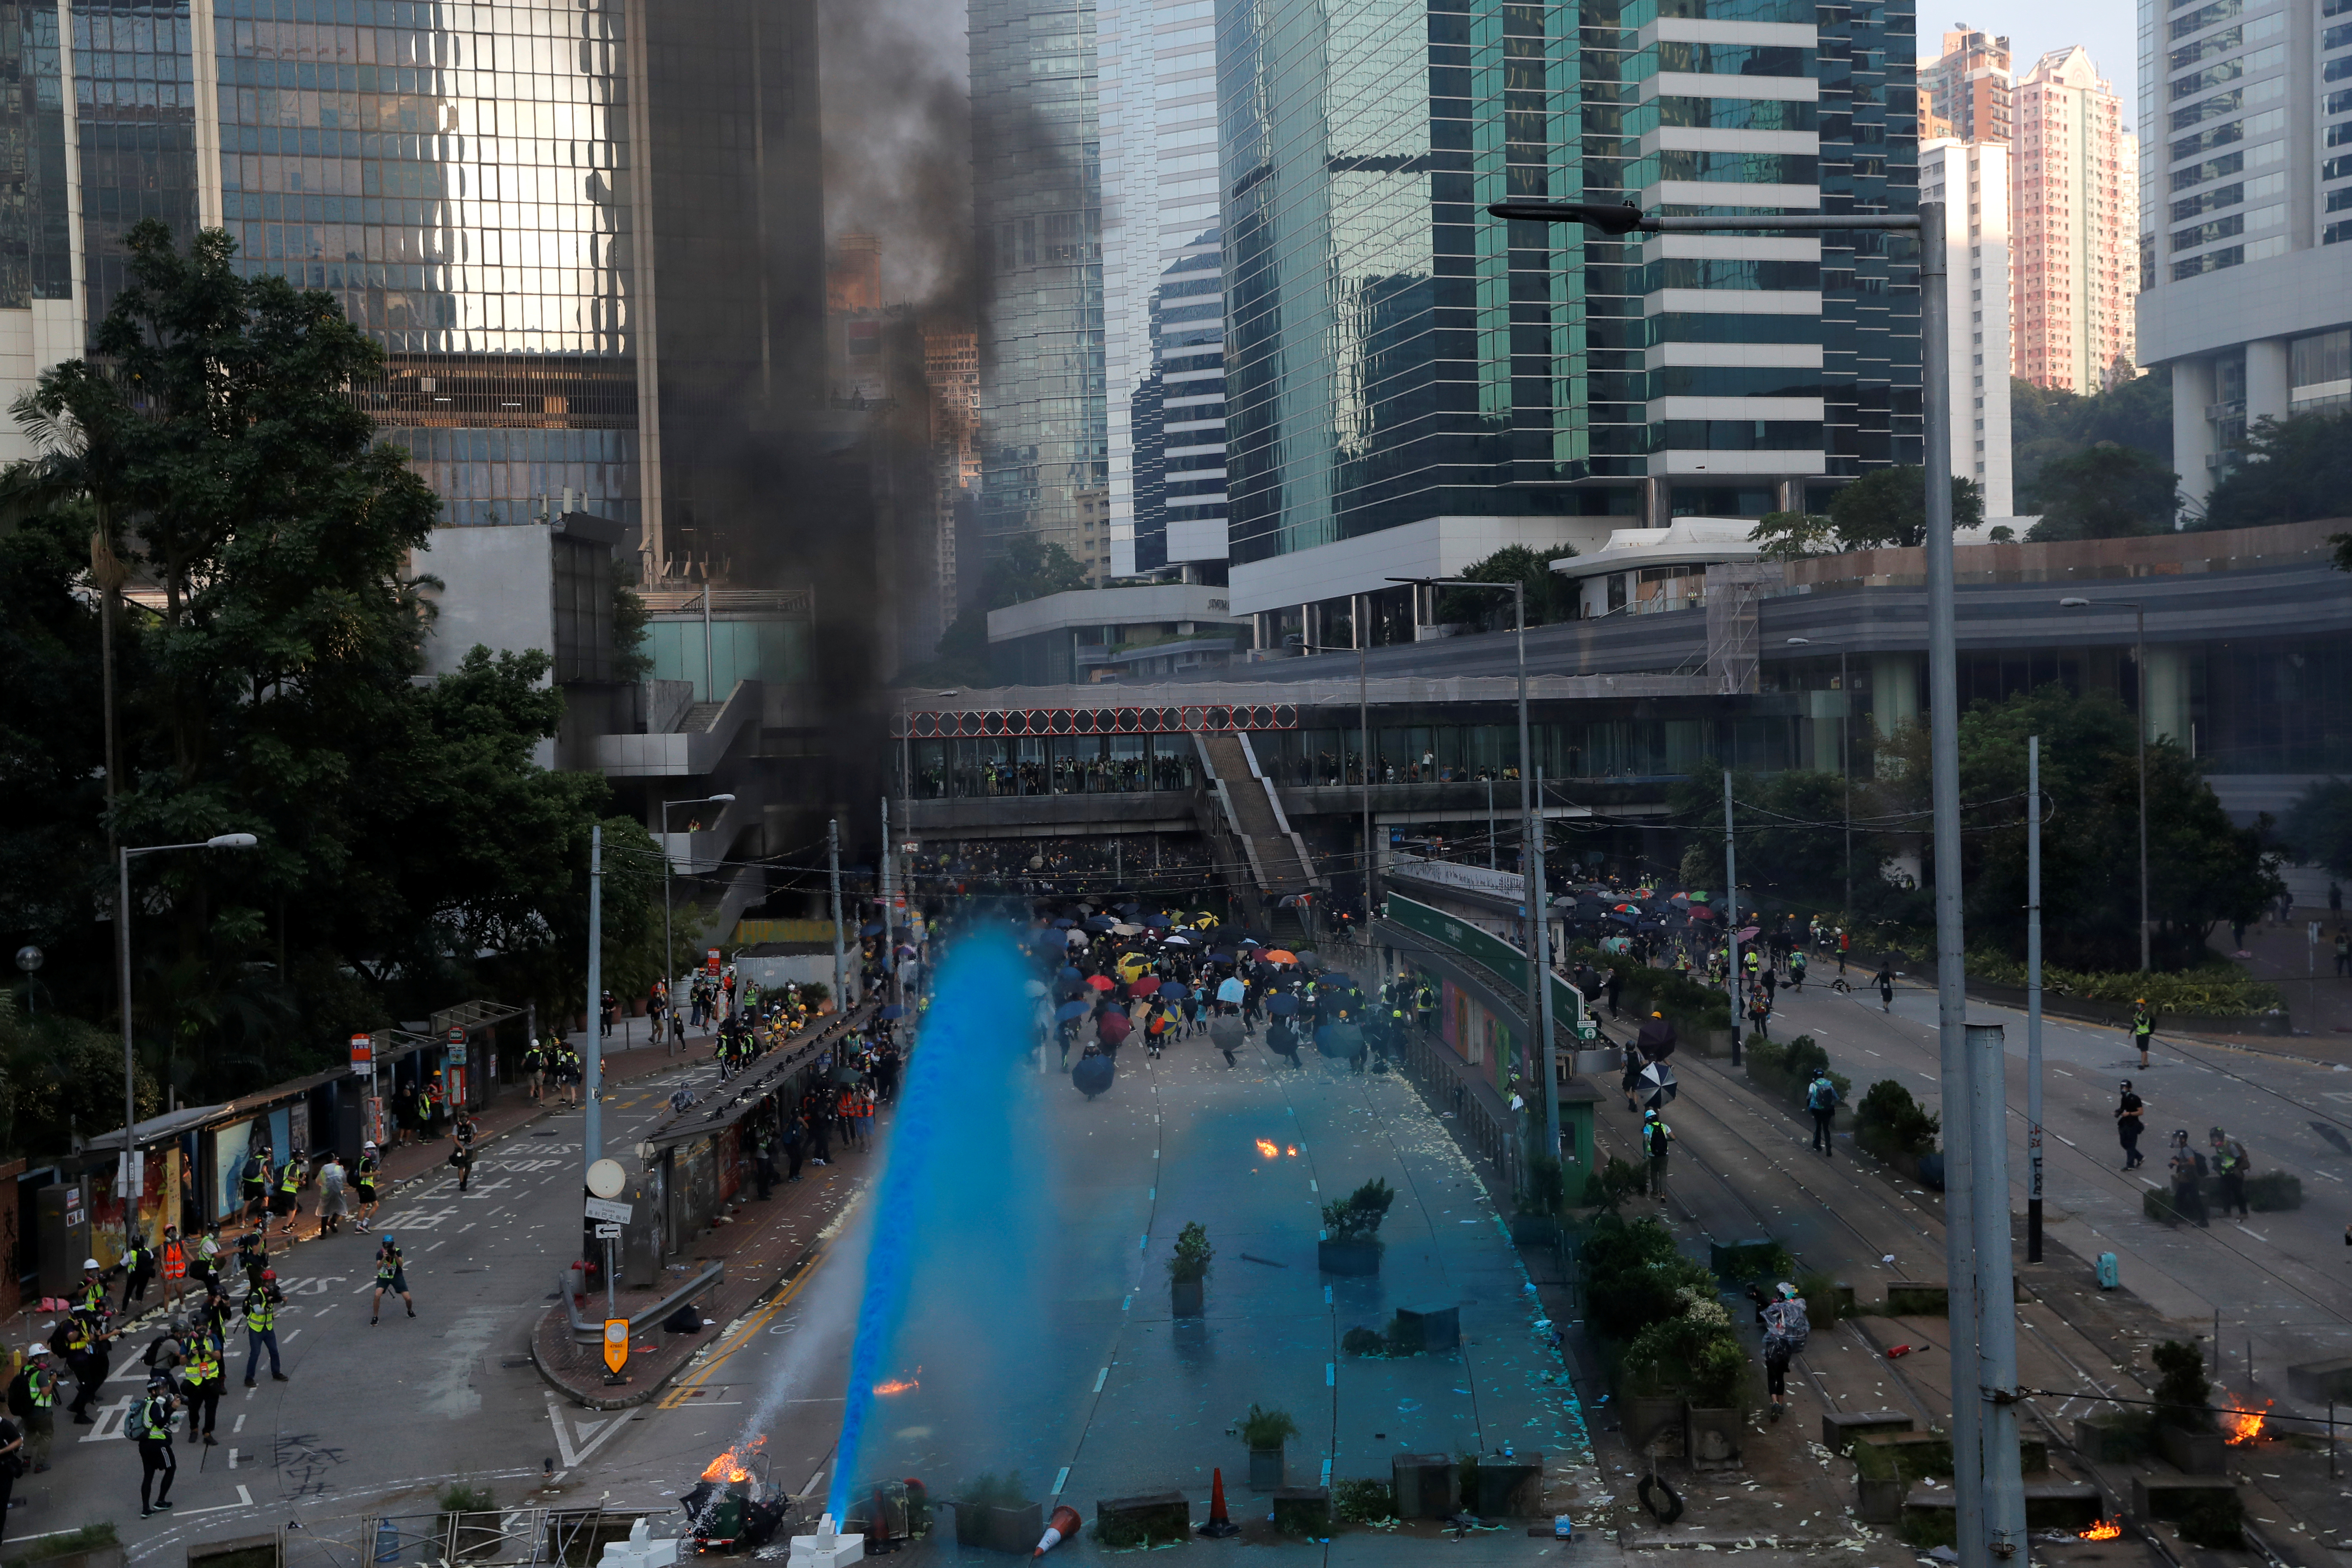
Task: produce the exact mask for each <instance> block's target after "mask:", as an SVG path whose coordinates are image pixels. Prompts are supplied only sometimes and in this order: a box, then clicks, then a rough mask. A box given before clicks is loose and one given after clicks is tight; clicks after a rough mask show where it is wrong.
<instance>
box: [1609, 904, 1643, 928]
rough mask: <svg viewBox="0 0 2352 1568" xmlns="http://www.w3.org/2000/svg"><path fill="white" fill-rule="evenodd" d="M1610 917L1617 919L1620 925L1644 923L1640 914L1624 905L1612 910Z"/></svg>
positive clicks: (1613, 919)
mask: <svg viewBox="0 0 2352 1568" xmlns="http://www.w3.org/2000/svg"><path fill="white" fill-rule="evenodd" d="M1609 918H1610V919H1611V920H1612V921H1616V922H1617V923H1618V924H1619V925H1629V926H1632V925H1640V924H1641V923H1642V917H1641V916H1640V915H1637V914H1635V913H1634V912H1633V910H1629V909H1625V908H1622V907H1620V908H1617V909H1613V910H1610V911H1609Z"/></svg>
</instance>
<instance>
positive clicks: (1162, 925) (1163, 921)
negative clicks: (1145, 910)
mask: <svg viewBox="0 0 2352 1568" xmlns="http://www.w3.org/2000/svg"><path fill="white" fill-rule="evenodd" d="M1143 923H1144V924H1145V925H1148V926H1153V927H1157V928H1158V929H1159V930H1161V931H1166V930H1167V929H1168V917H1167V916H1166V915H1153V916H1151V917H1150V918H1149V919H1147V920H1146V921H1144V922H1143Z"/></svg>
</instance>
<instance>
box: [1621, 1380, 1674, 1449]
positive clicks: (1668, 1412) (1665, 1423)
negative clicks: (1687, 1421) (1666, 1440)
mask: <svg viewBox="0 0 2352 1568" xmlns="http://www.w3.org/2000/svg"><path fill="white" fill-rule="evenodd" d="M1617 1409H1618V1415H1617V1419H1618V1420H1619V1421H1620V1422H1622V1423H1623V1426H1624V1430H1625V1446H1626V1447H1629V1448H1631V1449H1633V1451H1634V1452H1635V1453H1637V1454H1639V1453H1643V1452H1644V1451H1646V1450H1647V1449H1648V1447H1649V1446H1650V1443H1651V1441H1652V1440H1653V1439H1654V1438H1655V1437H1656V1436H1658V1434H1659V1433H1661V1432H1672V1433H1674V1434H1675V1435H1676V1436H1680V1435H1681V1432H1682V1425H1683V1398H1682V1395H1681V1394H1624V1395H1622V1396H1621V1397H1620V1399H1619V1402H1618V1406H1617Z"/></svg>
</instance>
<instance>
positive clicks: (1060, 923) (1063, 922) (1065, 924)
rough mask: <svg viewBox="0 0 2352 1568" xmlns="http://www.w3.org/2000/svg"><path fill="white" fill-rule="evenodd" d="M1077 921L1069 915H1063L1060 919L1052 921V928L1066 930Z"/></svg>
mask: <svg viewBox="0 0 2352 1568" xmlns="http://www.w3.org/2000/svg"><path fill="white" fill-rule="evenodd" d="M1077 923H1078V922H1077V921H1074V920H1072V919H1071V918H1070V917H1069V916H1067V915H1064V916H1063V917H1062V918H1061V919H1060V920H1057V921H1055V922H1054V929H1055V931H1068V930H1070V929H1071V928H1072V927H1074V926H1076V924H1077Z"/></svg>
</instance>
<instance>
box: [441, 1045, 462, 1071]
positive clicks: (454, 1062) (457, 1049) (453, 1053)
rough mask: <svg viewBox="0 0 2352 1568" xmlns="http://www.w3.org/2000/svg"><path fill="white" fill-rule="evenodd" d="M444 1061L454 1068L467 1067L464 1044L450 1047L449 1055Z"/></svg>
mask: <svg viewBox="0 0 2352 1568" xmlns="http://www.w3.org/2000/svg"><path fill="white" fill-rule="evenodd" d="M443 1059H444V1060H446V1062H447V1063H448V1064H449V1065H450V1066H451V1067H453V1068H461V1067H464V1066H465V1065H466V1047H464V1046H463V1045H462V1044H460V1045H455V1046H451V1047H449V1054H448V1055H447V1057H446V1058H443Z"/></svg>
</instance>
